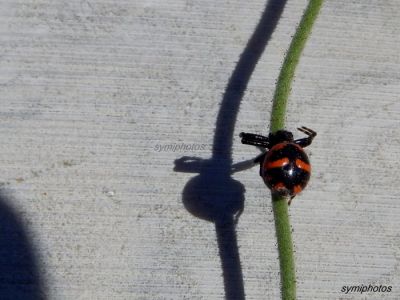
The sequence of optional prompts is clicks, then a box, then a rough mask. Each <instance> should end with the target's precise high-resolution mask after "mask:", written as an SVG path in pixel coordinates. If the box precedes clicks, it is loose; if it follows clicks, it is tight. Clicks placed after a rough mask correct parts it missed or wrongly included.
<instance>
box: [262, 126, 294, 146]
mask: <svg viewBox="0 0 400 300" xmlns="http://www.w3.org/2000/svg"><path fill="white" fill-rule="evenodd" d="M268 139H269V142H270V143H271V145H272V146H273V145H276V144H279V143H282V142H293V134H292V133H291V132H290V131H286V130H278V131H276V132H274V133H270V134H269V136H268Z"/></svg>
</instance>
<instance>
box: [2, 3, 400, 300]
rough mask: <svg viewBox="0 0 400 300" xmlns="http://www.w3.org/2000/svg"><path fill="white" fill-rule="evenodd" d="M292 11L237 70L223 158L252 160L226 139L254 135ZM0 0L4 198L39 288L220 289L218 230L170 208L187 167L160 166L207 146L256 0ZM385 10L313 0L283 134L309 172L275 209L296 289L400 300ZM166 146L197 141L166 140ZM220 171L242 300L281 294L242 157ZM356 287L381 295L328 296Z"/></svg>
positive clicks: (398, 40)
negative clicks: (240, 87)
mask: <svg viewBox="0 0 400 300" xmlns="http://www.w3.org/2000/svg"><path fill="white" fill-rule="evenodd" d="M306 4H307V1H305V0H302V1H288V2H287V3H286V6H285V8H284V11H283V13H282V16H281V18H280V19H279V23H278V24H277V27H276V28H275V30H274V33H273V34H272V36H271V39H270V40H269V41H268V43H267V44H266V48H265V50H264V52H263V54H262V56H261V57H260V59H259V60H258V63H257V65H256V67H255V69H254V72H253V73H252V74H251V78H250V80H249V82H248V84H247V88H246V91H245V93H244V96H243V98H242V99H240V100H241V101H239V102H240V111H239V114H238V116H237V121H236V124H235V131H234V139H233V149H232V160H233V163H238V162H242V161H245V160H248V159H251V158H253V157H254V156H256V155H257V154H258V151H257V149H255V148H254V149H253V148H251V147H249V146H246V145H241V144H240V140H239V137H238V134H239V132H241V131H247V132H258V133H267V131H268V128H267V126H268V122H269V113H270V111H271V105H272V96H273V91H274V84H275V81H276V79H277V76H278V73H279V68H280V65H281V63H282V60H283V58H284V53H285V51H286V49H287V47H288V45H289V42H290V39H291V36H292V35H293V33H294V31H295V27H296V25H297V23H298V21H299V20H300V17H301V14H302V11H303V9H304V8H305V5H306ZM0 6H1V7H2V9H1V11H0V16H1V17H0V32H1V33H0V104H1V106H0V139H1V141H2V142H1V143H0V165H1V168H2V172H1V178H0V182H1V191H2V195H3V196H2V197H3V198H4V199H2V201H4V202H5V203H7V205H10V206H12V207H13V209H14V210H15V216H16V222H18V223H19V224H21V226H22V227H23V228H24V230H25V231H26V234H27V236H28V237H29V240H30V243H31V244H32V245H31V247H32V251H33V252H32V253H33V255H34V257H36V260H37V265H38V270H39V272H38V274H40V275H38V276H40V277H41V282H43V283H42V285H43V293H44V294H45V295H46V297H47V298H48V299H151V300H154V299H223V298H224V297H225V292H226V282H225V283H224V276H223V270H222V268H221V257H220V254H221V245H224V244H223V242H224V240H223V239H222V238H221V236H219V238H217V233H216V229H217V232H220V233H221V235H222V236H225V237H227V238H228V236H229V235H224V234H226V232H225V233H224V228H225V227H224V226H225V225H226V224H225V225H224V224H219V223H218V224H213V222H210V220H211V219H209V221H207V220H205V219H207V217H206V216H200V218H198V217H196V216H194V215H192V214H191V213H190V212H189V211H190V209H189V211H188V210H187V209H186V208H187V206H185V203H184V202H183V199H182V193H183V192H184V189H185V187H186V186H187V184H188V182H190V180H191V178H193V177H196V176H198V173H187V172H175V171H174V166H175V165H174V161H175V160H176V159H180V158H182V157H183V156H193V157H197V158H202V159H204V161H202V162H207V159H209V158H210V157H211V156H212V151H213V138H214V131H215V126H216V118H217V116H218V113H219V109H220V105H221V101H222V99H223V96H224V94H225V93H226V91H225V88H226V86H227V84H228V82H229V79H230V77H231V76H232V72H233V71H234V70H235V66H236V63H237V62H238V61H239V60H240V56H241V54H242V53H243V51H244V49H245V47H246V44H247V42H248V40H249V38H250V37H251V36H252V34H253V31H254V29H255V28H256V26H257V24H258V21H259V19H260V17H261V15H262V12H263V11H264V9H265V6H266V2H265V1H258V0H252V1H247V2H246V1H232V0H230V1H218V2H215V1H210V0H206V1H201V2H199V1H191V0H186V1H183V0H170V1H160V0H147V1H110V0H109V1H101V0H92V1H78V0H73V1H68V2H65V1H49V0H38V1H29V0H21V1H17V2H16V1H11V0H1V1H0ZM399 12H400V3H399V2H398V1H395V0H390V1H385V3H384V4H382V3H381V2H379V1H376V0H375V1H374V0H358V1H345V0H340V1H326V2H325V4H324V6H323V8H322V10H321V14H320V17H319V19H318V20H317V22H316V24H315V26H314V30H313V33H312V35H311V37H310V39H309V41H308V43H307V45H306V48H305V51H304V54H303V57H302V58H301V61H300V65H299V67H298V69H297V72H296V78H295V82H294V84H293V89H292V95H291V97H290V100H289V106H288V115H287V128H288V129H289V130H295V128H296V127H299V126H300V125H304V126H307V127H310V128H312V129H314V130H315V131H317V132H318V136H317V138H316V139H315V141H314V143H313V145H312V146H311V147H310V148H309V150H308V153H309V154H310V159H311V161H312V164H313V175H312V179H311V181H310V184H309V186H308V187H307V189H306V190H305V191H304V192H303V193H302V194H301V195H300V196H298V197H296V198H295V199H294V200H293V203H292V205H291V207H290V214H291V222H292V227H293V230H294V234H293V238H294V243H295V250H296V266H297V276H298V299H307V300H308V299H400V269H399V264H400V249H399V248H400V235H399V227H400V219H399V217H398V216H399V215H400V206H399V204H398V203H399V198H400V187H399V184H398V183H399V180H400V175H399V172H398V170H399V169H400V162H399V158H400V102H399V96H398V95H399V93H400V85H399V66H400V55H399V46H400V36H399V34H398V28H399V26H400V13H399ZM231 92H232V91H231ZM233 93H234V91H233ZM224 109H228V110H229V109H232V110H236V109H238V107H231V108H229V107H227V106H226V107H225V108H224ZM227 121H228V120H227ZM296 134H297V133H296ZM298 134H299V135H298V136H300V132H299V133H298ZM181 143H185V144H189V145H193V144H195V145H203V146H201V147H200V146H199V147H198V146H196V147H198V148H200V149H194V148H196V147H195V146H192V148H191V149H190V147H189V148H188V147H187V149H186V150H184V149H175V150H174V149H173V147H174V146H171V147H169V146H168V145H171V144H172V145H180V144H181ZM166 146H167V148H165V147H166ZM161 147H164V148H163V149H164V150H163V151H159V150H161ZM212 161H213V163H214V166H213V167H212V168H211V169H208V170H209V171H208V173H206V174H211V173H210V170H211V171H212V172H214V173H213V174H211V175H213V178H218V176H220V175H219V173H218V172H222V173H223V172H224V171H225V170H226V169H225V167H224V166H220V165H218V158H217V157H214V158H213V160H212ZM200 166H201V168H203V169H201V170H204V168H207V163H205V164H200ZM201 170H200V171H201ZM197 171H199V170H197ZM192 172H196V170H192ZM201 172H202V171H201ZM203 174H204V173H203ZM221 176H222V175H221ZM224 176H225V175H224ZM232 180H235V181H229V182H230V183H232V184H237V186H239V183H241V185H242V186H243V187H244V188H245V194H244V196H245V198H244V211H243V213H242V215H241V216H240V218H239V221H238V224H237V226H236V238H237V244H238V254H239V256H240V263H241V265H240V266H241V268H240V269H241V272H242V281H243V288H244V293H245V295H246V299H248V300H253V299H254V300H256V299H279V263H278V260H277V252H276V240H275V233H274V226H273V218H272V212H271V203H270V196H269V192H268V190H267V188H266V187H265V186H264V184H263V182H262V180H261V179H260V178H259V176H258V169H257V167H254V168H252V169H247V170H244V171H241V172H236V173H235V174H233V175H232ZM192 182H193V181H192ZM207 184H208V183H207ZM210 184H211V183H210ZM212 186H213V187H214V188H215V187H216V185H212ZM232 186H233V185H232ZM224 188H226V187H225V186H224V185H223V184H222V186H221V187H220V189H221V190H224ZM205 193H208V194H207V195H215V197H218V195H221V193H222V192H221V191H219V190H217V189H209V190H207V191H205ZM194 197H199V198H201V195H197V196H196V195H194ZM233 197H234V196H233ZM218 209H220V208H218ZM210 218H211V217H210ZM212 220H214V219H212ZM218 230H220V231H218ZM229 234H232V232H230V233H229ZM228 244H229V243H228ZM218 245H220V247H219V246H218ZM225 245H226V244H225ZM233 255H234V254H233ZM228 265H229V264H228ZM0 270H1V266H0ZM225 271H226V269H225ZM228 271H229V270H228ZM226 276H227V275H226V274H225V279H226ZM15 284H16V285H18V284H19V283H17V282H16V283H15ZM237 284H239V285H240V282H239V283H237ZM361 284H363V285H369V284H372V285H381V284H382V285H391V286H393V288H392V292H390V293H363V294H362V295H360V294H359V293H351V294H347V295H346V294H344V293H342V292H341V289H342V287H343V286H345V285H361ZM224 285H225V288H224ZM233 285H234V284H233ZM2 293H3V294H4V295H6V292H4V290H3V291H1V290H0V295H3V294H2ZM0 298H1V297H0Z"/></svg>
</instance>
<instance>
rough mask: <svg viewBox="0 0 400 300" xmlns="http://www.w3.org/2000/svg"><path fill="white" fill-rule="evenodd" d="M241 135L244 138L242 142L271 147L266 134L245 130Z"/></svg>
mask: <svg viewBox="0 0 400 300" xmlns="http://www.w3.org/2000/svg"><path fill="white" fill-rule="evenodd" d="M239 136H240V137H241V138H242V144H247V145H253V146H261V147H264V148H268V147H269V140H268V138H267V137H265V136H262V135H258V134H253V133H245V132H242V133H241V134H240V135H239Z"/></svg>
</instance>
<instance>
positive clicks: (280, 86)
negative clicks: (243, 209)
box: [270, 0, 323, 300]
mask: <svg viewBox="0 0 400 300" xmlns="http://www.w3.org/2000/svg"><path fill="white" fill-rule="evenodd" d="M322 2H323V0H310V1H309V3H308V6H307V8H306V10H305V11H304V14H303V17H302V19H301V21H300V24H299V26H298V27H297V30H296V33H295V35H294V37H293V40H292V42H291V44H290V47H289V50H288V52H287V54H286V57H285V61H284V62H283V65H282V69H281V72H280V74H279V78H278V82H277V84H276V89H275V95H274V104H273V107H272V113H271V124H270V131H271V132H275V131H277V130H280V129H283V128H284V126H285V113H286V105H287V100H288V97H289V94H290V90H291V83H292V81H293V77H294V72H295V69H296V66H297V64H298V62H299V59H300V56H301V53H302V51H303V49H304V45H305V43H306V41H307V38H308V36H309V35H310V32H311V28H312V26H313V24H314V21H315V19H316V18H317V15H318V12H319V10H320V8H321V5H322ZM272 208H273V212H274V218H275V229H276V237H277V241H278V253H279V264H280V270H281V293H282V299H283V300H294V299H296V270H295V264H294V255H293V242H292V234H291V227H290V222H289V214H288V203H287V199H286V198H285V197H282V196H276V195H273V196H272Z"/></svg>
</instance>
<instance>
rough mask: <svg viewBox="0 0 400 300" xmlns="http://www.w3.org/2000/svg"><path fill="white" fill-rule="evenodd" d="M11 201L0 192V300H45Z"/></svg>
mask: <svg viewBox="0 0 400 300" xmlns="http://www.w3.org/2000/svg"><path fill="white" fill-rule="evenodd" d="M10 202H11V199H9V198H8V197H7V196H6V195H5V194H4V193H3V192H2V191H0V299H10V300H11V299H25V300H39V299H45V296H44V289H43V284H42V280H41V277H40V273H39V270H38V263H37V260H36V257H35V254H34V250H33V247H32V244H31V242H30V240H29V237H28V235H27V232H26V229H25V228H24V226H23V225H22V223H21V221H20V220H19V217H18V214H17V213H16V211H15V210H14V209H13V208H12V206H10V205H9V204H8V203H10Z"/></svg>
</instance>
